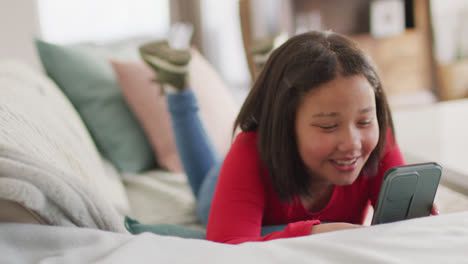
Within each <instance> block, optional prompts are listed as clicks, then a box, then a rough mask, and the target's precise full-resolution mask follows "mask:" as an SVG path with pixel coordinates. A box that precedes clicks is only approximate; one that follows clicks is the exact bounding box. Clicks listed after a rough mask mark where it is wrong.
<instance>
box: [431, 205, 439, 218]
mask: <svg viewBox="0 0 468 264" xmlns="http://www.w3.org/2000/svg"><path fill="white" fill-rule="evenodd" d="M431 215H439V208H437V205H436V204H433V205H432V209H431Z"/></svg>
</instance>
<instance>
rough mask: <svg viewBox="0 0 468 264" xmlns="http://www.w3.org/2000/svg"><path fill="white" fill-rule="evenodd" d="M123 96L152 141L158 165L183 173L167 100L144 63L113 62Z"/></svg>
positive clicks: (154, 75) (153, 74)
mask: <svg viewBox="0 0 468 264" xmlns="http://www.w3.org/2000/svg"><path fill="white" fill-rule="evenodd" d="M111 64H112V67H113V68H114V71H115V73H116V75H117V80H118V82H119V84H120V88H121V89H122V94H123V95H124V98H125V100H126V101H127V103H128V105H129V107H130V109H131V110H132V111H133V113H134V114H135V116H136V117H137V119H138V121H139V122H140V124H141V126H142V128H143V130H144V131H145V133H146V135H147V136H148V138H149V139H150V142H151V145H152V146H153V150H154V152H155V153H156V159H157V161H158V164H159V165H160V166H161V167H162V168H165V169H167V170H169V171H173V172H183V169H182V163H181V162H180V159H179V156H178V154H177V149H176V145H175V141H174V136H173V132H172V126H171V123H170V117H169V113H168V111H167V104H166V98H165V97H164V96H163V95H162V94H161V87H160V85H159V84H157V83H156V82H152V81H151V80H154V79H155V78H156V74H155V73H154V72H153V71H152V70H151V69H150V68H149V67H147V66H146V64H144V63H142V62H140V61H134V62H119V61H115V60H111Z"/></svg>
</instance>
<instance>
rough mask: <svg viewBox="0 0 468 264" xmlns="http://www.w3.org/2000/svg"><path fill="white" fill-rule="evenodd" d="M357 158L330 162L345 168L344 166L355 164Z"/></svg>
mask: <svg viewBox="0 0 468 264" xmlns="http://www.w3.org/2000/svg"><path fill="white" fill-rule="evenodd" d="M357 160H358V158H354V159H350V160H332V161H333V162H334V163H336V164H338V165H341V166H346V165H352V164H354V163H356V161H357Z"/></svg>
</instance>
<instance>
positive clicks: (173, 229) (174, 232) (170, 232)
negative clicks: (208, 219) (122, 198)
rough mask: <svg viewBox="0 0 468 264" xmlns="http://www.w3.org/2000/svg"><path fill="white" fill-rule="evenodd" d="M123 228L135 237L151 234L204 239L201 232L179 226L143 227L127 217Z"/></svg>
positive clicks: (155, 225) (159, 225)
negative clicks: (145, 233) (146, 233)
mask: <svg viewBox="0 0 468 264" xmlns="http://www.w3.org/2000/svg"><path fill="white" fill-rule="evenodd" d="M124 224H125V228H127V230H128V232H130V233H132V234H134V235H136V234H140V233H143V232H151V233H153V234H158V235H162V236H176V237H182V238H196V239H205V238H206V234H205V232H204V231H202V230H198V229H195V228H189V227H185V226H181V225H168V224H154V225H144V224H141V223H140V222H138V221H137V220H135V219H132V218H130V217H128V216H126V217H125V223H124Z"/></svg>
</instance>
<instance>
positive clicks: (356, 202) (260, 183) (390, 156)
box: [207, 132, 404, 244]
mask: <svg viewBox="0 0 468 264" xmlns="http://www.w3.org/2000/svg"><path fill="white" fill-rule="evenodd" d="M260 164H262V163H261V162H260V160H259V156H258V151H257V133H256V132H244V133H240V134H239V135H238V136H237V137H236V139H235V141H234V142H233V144H232V146H231V149H230V151H229V153H228V154H227V156H226V158H225V160H224V163H223V166H222V168H221V172H220V175H219V179H218V183H217V186H216V191H215V194H214V197H213V203H212V205H211V210H210V216H209V219H208V226H207V239H208V240H212V241H216V242H222V243H230V244H239V243H243V242H247V241H267V240H272V239H277V238H287V237H297V236H305V235H309V234H310V229H311V227H312V226H313V225H316V224H320V223H321V221H323V222H348V223H354V224H362V222H363V220H364V217H365V213H366V212H367V209H368V206H369V202H370V203H371V204H372V205H373V206H375V203H376V201H377V196H378V194H379V190H380V185H381V182H382V179H383V175H384V173H385V171H387V169H389V168H391V167H393V166H400V165H404V160H403V156H402V154H401V152H400V149H399V147H398V145H397V144H396V143H394V140H393V136H392V134H391V133H388V134H387V144H386V149H385V153H384V156H383V158H382V159H381V162H380V163H379V168H378V172H377V174H376V175H375V176H374V177H370V178H368V177H365V176H364V175H363V174H361V175H360V176H359V177H358V178H357V179H356V181H355V182H354V183H353V184H351V185H347V186H335V188H334V191H333V194H332V197H331V199H330V201H329V202H328V204H327V205H326V206H325V207H324V208H323V209H322V210H320V211H318V212H313V213H312V212H309V211H307V210H306V209H305V208H304V206H303V205H302V204H301V202H300V201H299V199H298V198H297V197H294V202H293V203H286V202H281V201H280V200H279V198H278V195H277V194H276V192H275V191H274V189H273V186H272V185H271V182H270V178H269V177H262V174H261V171H262V169H260V167H261V166H260ZM263 171H265V170H263ZM280 224H287V226H286V228H285V230H284V231H277V232H273V233H271V234H269V235H266V236H263V237H262V236H260V230H261V227H262V226H268V225H280Z"/></svg>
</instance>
